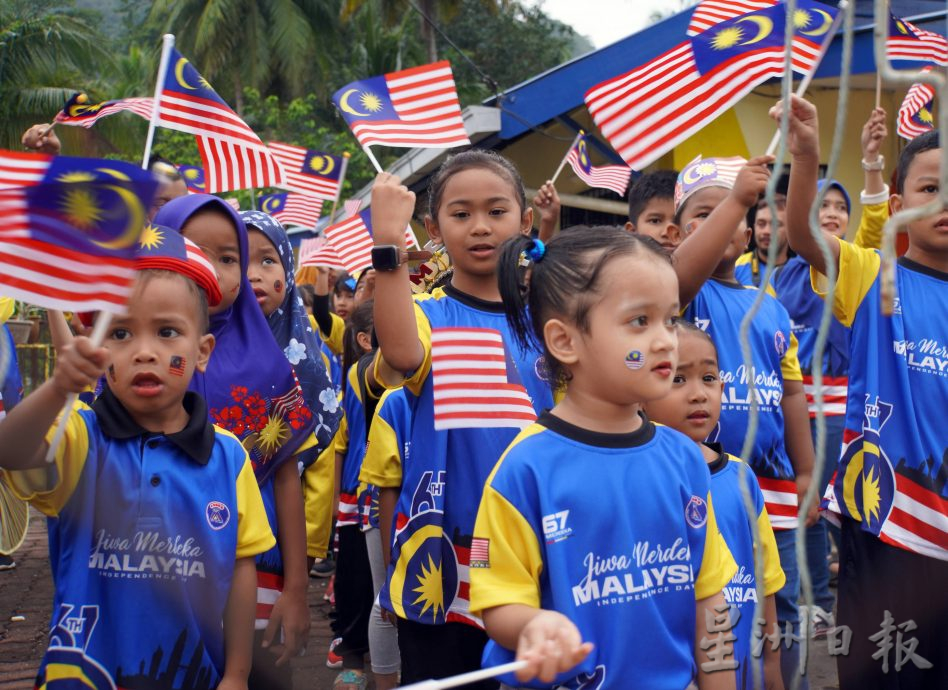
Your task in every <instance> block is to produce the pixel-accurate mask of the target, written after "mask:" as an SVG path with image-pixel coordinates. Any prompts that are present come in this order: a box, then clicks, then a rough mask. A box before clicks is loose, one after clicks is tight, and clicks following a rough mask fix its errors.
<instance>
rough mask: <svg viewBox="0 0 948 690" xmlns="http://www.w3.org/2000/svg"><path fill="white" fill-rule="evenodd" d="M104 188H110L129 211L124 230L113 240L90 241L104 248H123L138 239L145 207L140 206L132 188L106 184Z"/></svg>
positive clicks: (139, 201)
mask: <svg viewBox="0 0 948 690" xmlns="http://www.w3.org/2000/svg"><path fill="white" fill-rule="evenodd" d="M106 189H111V190H112V191H113V192H115V193H116V194H118V195H119V198H120V199H121V200H122V201H123V202H125V208H127V209H128V211H129V218H128V224H127V225H126V226H125V231H124V232H123V233H122V234H121V235H119V236H118V237H116V238H115V239H114V240H111V241H109V242H99V241H97V240H91V241H92V242H94V243H95V244H97V245H98V246H100V247H102V248H104V249H124V248H125V247H130V246H131V245H133V244H135V242H137V241H138V236H139V235H140V234H141V232H142V229H143V228H144V227H145V209H144V208H142V202H141V200H140V199H139V198H138V197H137V196H136V195H135V193H134V192H133V191H132V190H130V189H126V188H125V187H119V186H118V185H108V186H107V187H106Z"/></svg>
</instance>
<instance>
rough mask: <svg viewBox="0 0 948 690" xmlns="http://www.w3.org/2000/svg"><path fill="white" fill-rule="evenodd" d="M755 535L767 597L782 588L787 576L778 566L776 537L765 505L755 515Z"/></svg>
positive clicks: (778, 555)
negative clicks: (759, 543) (760, 548)
mask: <svg viewBox="0 0 948 690" xmlns="http://www.w3.org/2000/svg"><path fill="white" fill-rule="evenodd" d="M757 536H758V537H759V538H760V541H761V546H762V547H763V552H764V596H768V597H769V596H770V595H771V594H776V593H777V592H778V591H780V590H781V589H783V586H784V585H785V584H786V583H787V576H786V574H784V572H783V568H781V567H780V552H779V551H778V550H777V539H776V537H774V528H773V527H772V526H771V525H770V516H769V515H767V507H766V506H761V508H760V513H759V514H758V515H757ZM755 551H756V549H755Z"/></svg>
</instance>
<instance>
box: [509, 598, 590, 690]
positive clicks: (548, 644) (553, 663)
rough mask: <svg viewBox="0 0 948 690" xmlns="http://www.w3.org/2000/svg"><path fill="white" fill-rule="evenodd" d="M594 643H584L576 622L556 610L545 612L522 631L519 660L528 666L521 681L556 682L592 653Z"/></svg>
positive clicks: (522, 671)
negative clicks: (558, 677) (560, 676)
mask: <svg viewBox="0 0 948 690" xmlns="http://www.w3.org/2000/svg"><path fill="white" fill-rule="evenodd" d="M592 649H593V645H592V643H591V642H583V640H582V636H581V635H580V634H579V629H578V628H577V627H576V626H575V625H574V624H573V622H572V621H571V620H570V619H569V618H567V617H566V616H564V615H563V614H562V613H558V612H556V611H541V612H540V613H538V614H537V615H536V616H534V617H533V618H532V619H531V620H530V622H529V623H527V624H526V625H525V626H524V628H523V630H521V631H520V639H519V640H518V642H517V660H518V661H526V662H527V665H526V666H525V667H524V668H523V669H521V670H519V671H517V674H516V675H517V679H518V680H520V681H522V682H526V681H528V680H531V679H533V678H539V679H540V680H541V681H542V682H544V683H552V682H553V680H554V679H555V678H556V676H557V674H560V673H565V672H566V671H569V670H570V669H571V668H573V667H574V666H576V664H579V663H581V662H582V661H583V659H585V658H586V657H587V656H588V655H589V653H590V652H591V651H592Z"/></svg>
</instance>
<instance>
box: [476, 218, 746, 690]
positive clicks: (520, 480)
mask: <svg viewBox="0 0 948 690" xmlns="http://www.w3.org/2000/svg"><path fill="white" fill-rule="evenodd" d="M525 266H526V267H527V269H528V270H529V275H526V273H527V270H525V268H524V267H525ZM499 280H500V285H501V291H502V294H503V298H504V307H505V308H506V310H507V319H508V321H509V323H510V327H511V329H512V331H513V332H514V333H515V334H516V336H517V340H518V342H520V343H521V344H526V343H530V342H534V343H538V344H541V345H542V347H543V350H544V357H545V359H546V362H547V366H548V368H549V371H550V372H551V377H552V379H553V380H554V381H555V382H557V383H561V384H564V385H565V396H564V398H563V400H562V402H560V403H559V404H557V406H556V407H554V408H553V409H552V411H549V412H544V413H543V414H542V415H541V416H540V418H539V419H538V420H537V423H536V424H533V425H532V426H530V427H528V428H527V429H525V430H524V431H523V432H522V433H521V434H520V435H519V436H518V437H517V439H516V440H515V441H514V442H513V443H512V444H511V445H510V447H509V448H508V449H507V451H506V453H505V454H504V456H503V458H502V459H501V460H500V462H499V463H498V464H497V466H496V467H495V468H494V471H493V472H492V473H491V476H490V478H489V479H488V481H487V485H486V487H485V488H484V494H483V498H482V499H481V505H480V508H479V509H478V514H477V524H476V526H475V529H474V543H473V545H472V547H471V552H472V557H471V608H472V609H473V610H475V611H480V612H482V615H483V617H484V623H485V626H486V628H487V632H488V634H489V635H490V636H491V638H492V639H493V640H495V641H496V642H497V643H498V644H499V645H501V646H502V647H505V648H506V649H509V650H516V651H517V657H518V658H519V659H523V660H526V661H527V662H528V666H527V667H526V669H524V670H523V671H522V672H519V673H518V678H519V680H520V681H527V680H530V679H532V678H534V677H539V679H540V681H542V682H543V683H546V684H549V683H551V682H553V681H554V679H555V680H557V681H558V682H560V683H564V684H568V685H569V686H570V687H577V686H578V687H595V688H599V689H600V690H605V689H607V688H627V687H629V685H630V680H631V679H633V678H635V679H636V681H637V682H636V683H635V685H637V686H640V687H648V688H669V689H670V688H676V689H678V688H685V687H688V686H689V684H690V683H692V682H694V681H695V680H697V682H698V687H699V688H701V689H702V690H706V689H707V688H733V687H734V677H733V675H731V674H727V673H707V672H706V669H707V666H704V664H708V663H711V659H710V658H709V656H708V654H706V653H705V652H703V651H701V650H702V648H707V647H706V646H703V645H702V639H705V640H707V639H709V638H713V637H714V633H715V632H716V629H715V628H714V626H708V625H707V620H706V614H707V615H708V616H710V620H712V621H713V620H714V619H715V618H720V616H721V614H719V613H716V612H715V610H714V609H715V608H716V607H723V606H726V605H725V604H724V596H723V594H722V592H721V590H722V588H723V587H724V585H725V584H727V582H728V581H729V580H730V579H731V577H732V576H733V575H734V572H735V570H736V566H735V564H734V560H733V559H732V558H731V555H730V553H729V552H728V550H727V547H726V546H725V544H724V542H723V540H722V539H721V535H720V533H719V531H718V528H717V525H716V524H715V519H714V511H713V510H712V508H711V495H710V477H709V475H708V471H707V469H706V467H705V462H704V459H703V458H702V456H701V453H700V451H698V449H697V448H696V447H695V445H694V444H693V443H692V442H691V441H690V440H689V439H688V438H687V437H684V436H682V435H681V434H679V433H678V432H676V431H672V430H670V429H668V428H667V427H662V426H656V425H654V424H652V423H651V422H650V421H649V420H648V418H647V417H645V416H644V415H643V414H642V413H641V406H642V404H643V403H647V402H650V401H652V400H657V399H659V398H661V397H663V396H665V395H667V394H668V392H669V391H670V390H671V386H672V377H673V375H674V372H675V366H676V363H677V344H678V337H677V329H676V326H675V324H676V322H677V320H678V313H679V305H678V280H677V278H676V277H675V272H674V270H673V269H672V267H671V262H670V260H669V259H668V258H667V256H666V255H665V253H664V252H662V250H661V249H660V247H659V246H658V245H657V244H656V243H654V242H652V241H651V240H649V239H643V238H641V236H639V235H635V234H631V233H627V232H625V231H623V230H621V229H619V228H608V227H597V228H586V227H579V228H573V229H572V230H570V231H568V232H564V233H562V234H561V235H560V236H559V237H557V238H556V239H554V240H552V241H551V242H550V243H549V245H546V247H544V245H543V244H542V243H540V242H538V241H534V240H527V239H520V240H513V241H510V242H508V243H507V244H506V245H505V246H504V249H503V253H502V255H501V260H500V276H499ZM604 517H605V520H604ZM725 618H726V617H725ZM632 639H634V640H635V641H634V643H632V644H630V643H629V642H630V640H632ZM725 644H726V643H725ZM718 651H719V652H720V651H721V650H718ZM727 651H728V653H729V651H730V650H727ZM557 675H559V677H558V678H557ZM574 683H575V685H573V684H574ZM583 683H586V684H587V685H582V684H583Z"/></svg>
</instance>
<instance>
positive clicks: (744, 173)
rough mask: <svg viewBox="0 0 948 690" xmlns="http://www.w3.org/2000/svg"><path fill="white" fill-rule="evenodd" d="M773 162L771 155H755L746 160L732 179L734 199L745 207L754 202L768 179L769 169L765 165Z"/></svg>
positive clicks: (763, 190)
mask: <svg viewBox="0 0 948 690" xmlns="http://www.w3.org/2000/svg"><path fill="white" fill-rule="evenodd" d="M773 162H774V157H773V156H756V157H754V158H751V159H750V160H749V161H747V162H746V163H745V164H744V166H743V167H742V168H741V169H740V170H739V171H738V173H737V179H736V180H734V188H733V189H732V190H731V196H732V197H733V198H734V200H735V201H737V202H738V203H739V204H740V205H741V206H744V207H745V208H750V207H751V206H753V205H754V204H756V203H757V199H759V198H760V195H761V194H763V193H764V192H765V191H766V189H767V182H768V181H769V180H770V169H769V168H768V167H767V166H768V165H769V164H770V163H773Z"/></svg>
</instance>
